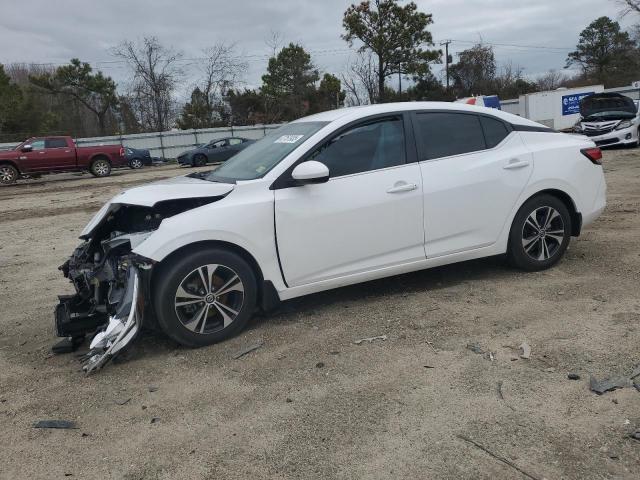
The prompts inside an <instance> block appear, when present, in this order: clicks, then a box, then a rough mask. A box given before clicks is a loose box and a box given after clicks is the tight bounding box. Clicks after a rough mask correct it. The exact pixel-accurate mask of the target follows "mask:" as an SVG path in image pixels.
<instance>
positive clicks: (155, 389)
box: [149, 385, 158, 393]
mask: <svg viewBox="0 0 640 480" xmlns="http://www.w3.org/2000/svg"><path fill="white" fill-rule="evenodd" d="M157 391H158V387H156V386H155V385H151V386H150V387H149V392H151V393H153V392H157Z"/></svg>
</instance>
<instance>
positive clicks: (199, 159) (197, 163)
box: [193, 155, 207, 167]
mask: <svg viewBox="0 0 640 480" xmlns="http://www.w3.org/2000/svg"><path fill="white" fill-rule="evenodd" d="M206 164H207V157H205V156H204V155H196V156H195V157H193V166H194V167H204V166H205V165H206Z"/></svg>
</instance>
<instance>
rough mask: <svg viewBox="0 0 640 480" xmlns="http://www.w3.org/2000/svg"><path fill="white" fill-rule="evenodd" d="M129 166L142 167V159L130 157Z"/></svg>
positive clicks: (135, 168)
mask: <svg viewBox="0 0 640 480" xmlns="http://www.w3.org/2000/svg"><path fill="white" fill-rule="evenodd" d="M129 166H130V167H131V168H133V169H134V170H137V169H139V168H142V160H140V159H139V158H132V159H131V161H130V162H129Z"/></svg>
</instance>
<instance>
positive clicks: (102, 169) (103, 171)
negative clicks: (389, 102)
mask: <svg viewBox="0 0 640 480" xmlns="http://www.w3.org/2000/svg"><path fill="white" fill-rule="evenodd" d="M89 170H90V171H91V174H92V175H93V176H94V177H108V176H109V175H110V174H111V164H110V163H109V160H105V159H103V158H99V159H98V160H94V161H93V163H91V167H90V168H89Z"/></svg>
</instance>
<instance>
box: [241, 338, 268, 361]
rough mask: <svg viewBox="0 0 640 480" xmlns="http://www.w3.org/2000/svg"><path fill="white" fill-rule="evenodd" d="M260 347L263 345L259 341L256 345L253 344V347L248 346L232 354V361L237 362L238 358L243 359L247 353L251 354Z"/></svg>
mask: <svg viewBox="0 0 640 480" xmlns="http://www.w3.org/2000/svg"><path fill="white" fill-rule="evenodd" d="M262 345H264V342H262V341H260V342H258V343H255V344H253V345H250V346H248V347H246V348H243V349H242V350H240V351H238V352H236V353H234V354H233V359H234V360H237V359H239V358H240V357H244V356H245V355H246V354H247V353H251V352H253V351H254V350H257V349H259V348H260V347H262Z"/></svg>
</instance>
